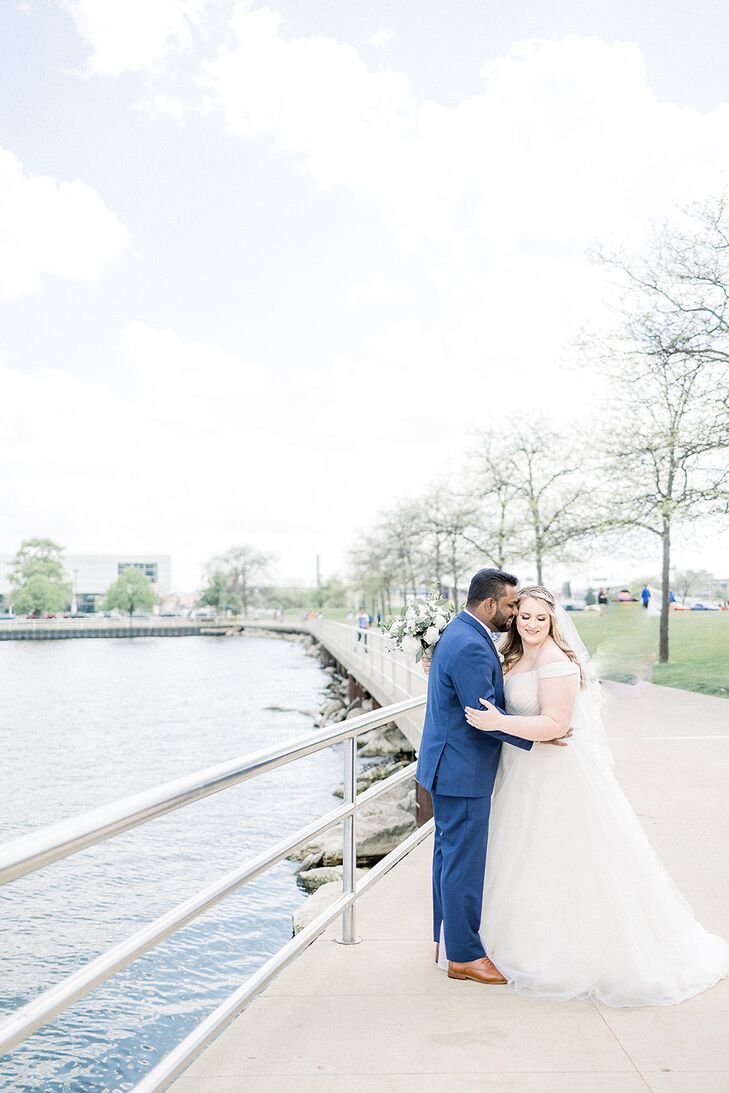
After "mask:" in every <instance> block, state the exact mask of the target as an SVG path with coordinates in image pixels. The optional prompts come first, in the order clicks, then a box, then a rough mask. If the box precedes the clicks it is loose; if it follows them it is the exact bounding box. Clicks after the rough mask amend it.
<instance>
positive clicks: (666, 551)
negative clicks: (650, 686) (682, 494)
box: [658, 516, 671, 664]
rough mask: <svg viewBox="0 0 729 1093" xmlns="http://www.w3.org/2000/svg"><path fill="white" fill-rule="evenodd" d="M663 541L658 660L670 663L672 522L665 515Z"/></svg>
mask: <svg viewBox="0 0 729 1093" xmlns="http://www.w3.org/2000/svg"><path fill="white" fill-rule="evenodd" d="M661 541H662V545H663V565H662V568H661V620H660V625H659V630H658V660H659V663H660V664H668V619H669V615H668V609H669V603H670V592H671V522H670V520H669V519H668V517H667V516H664V517H663V531H662V532H661Z"/></svg>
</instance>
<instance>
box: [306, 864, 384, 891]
mask: <svg viewBox="0 0 729 1093" xmlns="http://www.w3.org/2000/svg"><path fill="white" fill-rule="evenodd" d="M366 872H367V870H366V869H358V870H357V880H358V881H359V880H361V878H362V877H364V875H365V874H366ZM333 881H336V882H338V884H339V890H340V891H341V889H342V866H341V865H329V866H322V867H321V868H319V869H304V868H303V865H302V866H301V867H300V868H299V869H298V870H297V876H296V883H297V884H298V885H299V887H300V888H303V889H305V891H307V892H316V890H317V889H318V888H321V886H322V885H323V884H331V883H332V882H333Z"/></svg>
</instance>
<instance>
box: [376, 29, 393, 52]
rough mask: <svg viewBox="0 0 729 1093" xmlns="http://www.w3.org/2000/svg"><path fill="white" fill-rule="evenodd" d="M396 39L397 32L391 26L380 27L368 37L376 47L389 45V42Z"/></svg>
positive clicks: (381, 47)
mask: <svg viewBox="0 0 729 1093" xmlns="http://www.w3.org/2000/svg"><path fill="white" fill-rule="evenodd" d="M396 39H397V34H396V33H395V31H394V30H393V29H392V27H382V28H381V29H380V30H378V31H376V33H375V34H373V35H372V37H371V38H370V43H371V44H372V45H373V46H375V47H376V48H377V49H383V48H384V47H385V46H389V44H390V42H394V41H395V40H396Z"/></svg>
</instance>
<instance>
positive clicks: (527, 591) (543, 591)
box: [499, 584, 584, 682]
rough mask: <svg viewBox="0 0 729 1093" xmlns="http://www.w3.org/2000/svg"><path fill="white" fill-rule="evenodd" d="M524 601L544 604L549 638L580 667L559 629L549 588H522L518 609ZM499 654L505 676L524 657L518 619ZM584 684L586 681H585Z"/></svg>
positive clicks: (500, 647) (514, 622)
mask: <svg viewBox="0 0 729 1093" xmlns="http://www.w3.org/2000/svg"><path fill="white" fill-rule="evenodd" d="M524 600H539V602H540V603H543V604H544V607H545V611H546V614H547V615H549V636H550V638H551V639H552V641H553V642H554V644H555V645H556V646H557V647H558V648H559V649H561V650H562V652H563V653H565V654H566V656H568V657H569V659H570V660H571V661H572V662H573V663H574V664H576V665H577V666H578V667H580V662H579V661H578V659H577V657H576V655H575V653H574V651H573V650H572V649H571V648H570V646H569V645H568V644H567V642H566V641H565V639H564V638H563V637H562V634H561V633H560V629H559V620H558V619H557V612H556V607H557V602H556V600H555V598H554V596H553V595H552V593H551V592H550V591H549V589H548V588H543V587H542V585H540V584H533V585H530V586H529V587H528V588H520V589H519V594H518V596H517V598H516V603H517V606H518V607H521V604H522V603H523V601H524ZM499 652H500V653H501V655H502V656H503V658H504V675H506V674H507V672H510V671H511V669H512V668H513V667H514V665H515V664H517V663H518V662H519V661H520V660H521V658H522V657H523V655H524V643H523V641H522V640H521V634H520V633H519V630H518V629H517V625H516V619H514V621H513V622H512V624H511V626H510V627H509V629H508V630H507V633H506V638H505V640H504V642H503V643H499ZM580 678H582V668H581V667H580ZM583 682H584V680H583Z"/></svg>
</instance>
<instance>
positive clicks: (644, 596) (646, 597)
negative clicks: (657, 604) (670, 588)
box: [640, 584, 651, 607]
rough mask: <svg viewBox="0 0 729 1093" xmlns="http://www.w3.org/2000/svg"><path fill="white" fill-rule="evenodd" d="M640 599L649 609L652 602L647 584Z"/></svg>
mask: <svg viewBox="0 0 729 1093" xmlns="http://www.w3.org/2000/svg"><path fill="white" fill-rule="evenodd" d="M640 598H641V600H642V601H643V606H644V607H647V606H648V604H649V603H650V602H651V590H650V588H649V587H648V585H647V584H644V585H643V591H642V592H641V594H640Z"/></svg>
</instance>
